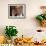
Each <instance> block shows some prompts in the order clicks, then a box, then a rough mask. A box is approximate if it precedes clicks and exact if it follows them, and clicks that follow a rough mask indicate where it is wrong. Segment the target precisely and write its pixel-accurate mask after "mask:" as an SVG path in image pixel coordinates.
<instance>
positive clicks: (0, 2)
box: [0, 0, 46, 36]
mask: <svg viewBox="0 0 46 46" xmlns="http://www.w3.org/2000/svg"><path fill="white" fill-rule="evenodd" d="M8 4H26V18H25V19H8ZM42 5H46V0H0V33H1V34H2V33H4V28H5V26H6V25H15V26H16V27H17V29H18V31H19V33H18V36H21V35H22V34H23V35H24V36H31V34H32V33H34V32H36V29H42V27H40V26H39V25H38V23H37V22H36V19H35V16H36V15H37V14H40V13H41V11H40V6H42ZM43 29H44V28H43ZM44 30H46V29H44Z"/></svg>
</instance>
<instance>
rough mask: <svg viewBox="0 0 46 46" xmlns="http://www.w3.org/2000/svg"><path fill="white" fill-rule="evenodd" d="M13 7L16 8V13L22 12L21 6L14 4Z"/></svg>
mask: <svg viewBox="0 0 46 46" xmlns="http://www.w3.org/2000/svg"><path fill="white" fill-rule="evenodd" d="M15 9H16V12H17V14H18V15H20V14H21V13H22V10H23V7H22V6H16V7H15Z"/></svg>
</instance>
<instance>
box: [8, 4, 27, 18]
mask: <svg viewBox="0 0 46 46" xmlns="http://www.w3.org/2000/svg"><path fill="white" fill-rule="evenodd" d="M24 18H26V5H25V4H8V19H24Z"/></svg>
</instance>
